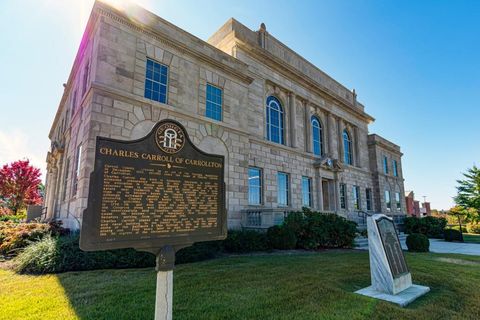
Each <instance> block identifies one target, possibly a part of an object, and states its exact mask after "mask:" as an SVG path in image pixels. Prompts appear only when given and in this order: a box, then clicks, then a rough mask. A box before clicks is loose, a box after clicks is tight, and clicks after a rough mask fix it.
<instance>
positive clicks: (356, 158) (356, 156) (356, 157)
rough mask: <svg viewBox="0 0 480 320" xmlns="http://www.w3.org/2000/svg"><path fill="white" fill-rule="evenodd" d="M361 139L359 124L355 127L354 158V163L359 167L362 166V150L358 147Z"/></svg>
mask: <svg viewBox="0 0 480 320" xmlns="http://www.w3.org/2000/svg"><path fill="white" fill-rule="evenodd" d="M358 145H359V140H358V128H357V126H354V127H353V159H354V161H355V162H354V165H355V166H357V167H361V166H362V164H361V163H360V152H359V149H358Z"/></svg>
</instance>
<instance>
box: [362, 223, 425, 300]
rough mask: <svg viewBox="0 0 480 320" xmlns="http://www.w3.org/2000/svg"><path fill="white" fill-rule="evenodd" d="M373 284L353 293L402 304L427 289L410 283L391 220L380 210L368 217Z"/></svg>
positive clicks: (409, 276)
mask: <svg viewBox="0 0 480 320" xmlns="http://www.w3.org/2000/svg"><path fill="white" fill-rule="evenodd" d="M367 230H368V251H369V257H370V274H371V278H372V285H371V286H369V287H367V288H364V289H361V290H358V291H356V292H355V293H358V294H361V295H364V296H368V297H372V298H376V299H382V300H386V301H390V302H393V303H396V304H398V305H400V306H402V307H404V306H406V305H407V304H409V303H410V302H412V301H414V300H415V299H417V298H418V297H420V296H422V295H424V294H426V293H427V292H429V291H430V288H429V287H424V286H419V285H415V284H412V275H411V274H410V271H409V270H408V266H407V263H406V261H405V257H404V255H403V251H402V247H401V246H400V241H399V239H398V234H397V231H396V230H395V225H394V223H393V220H392V219H391V218H389V217H387V216H386V215H383V214H375V215H373V216H370V217H368V218H367Z"/></svg>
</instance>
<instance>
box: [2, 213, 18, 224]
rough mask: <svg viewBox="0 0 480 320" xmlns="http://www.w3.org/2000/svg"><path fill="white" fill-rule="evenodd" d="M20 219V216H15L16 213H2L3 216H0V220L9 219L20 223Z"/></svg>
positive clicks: (5, 220)
mask: <svg viewBox="0 0 480 320" xmlns="http://www.w3.org/2000/svg"><path fill="white" fill-rule="evenodd" d="M21 220H22V218H20V217H19V216H16V215H3V216H0V222H7V221H11V222H14V223H20V221H21Z"/></svg>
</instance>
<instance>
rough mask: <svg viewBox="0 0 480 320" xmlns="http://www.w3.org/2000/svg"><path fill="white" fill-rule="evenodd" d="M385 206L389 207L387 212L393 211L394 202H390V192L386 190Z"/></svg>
mask: <svg viewBox="0 0 480 320" xmlns="http://www.w3.org/2000/svg"><path fill="white" fill-rule="evenodd" d="M385 205H386V206H387V211H388V212H390V211H392V202H391V200H390V191H388V190H385Z"/></svg>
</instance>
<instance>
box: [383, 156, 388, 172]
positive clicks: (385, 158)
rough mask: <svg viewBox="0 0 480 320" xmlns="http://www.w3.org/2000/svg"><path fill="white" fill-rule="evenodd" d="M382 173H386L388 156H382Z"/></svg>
mask: <svg viewBox="0 0 480 320" xmlns="http://www.w3.org/2000/svg"><path fill="white" fill-rule="evenodd" d="M383 173H385V174H388V158H387V156H383Z"/></svg>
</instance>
